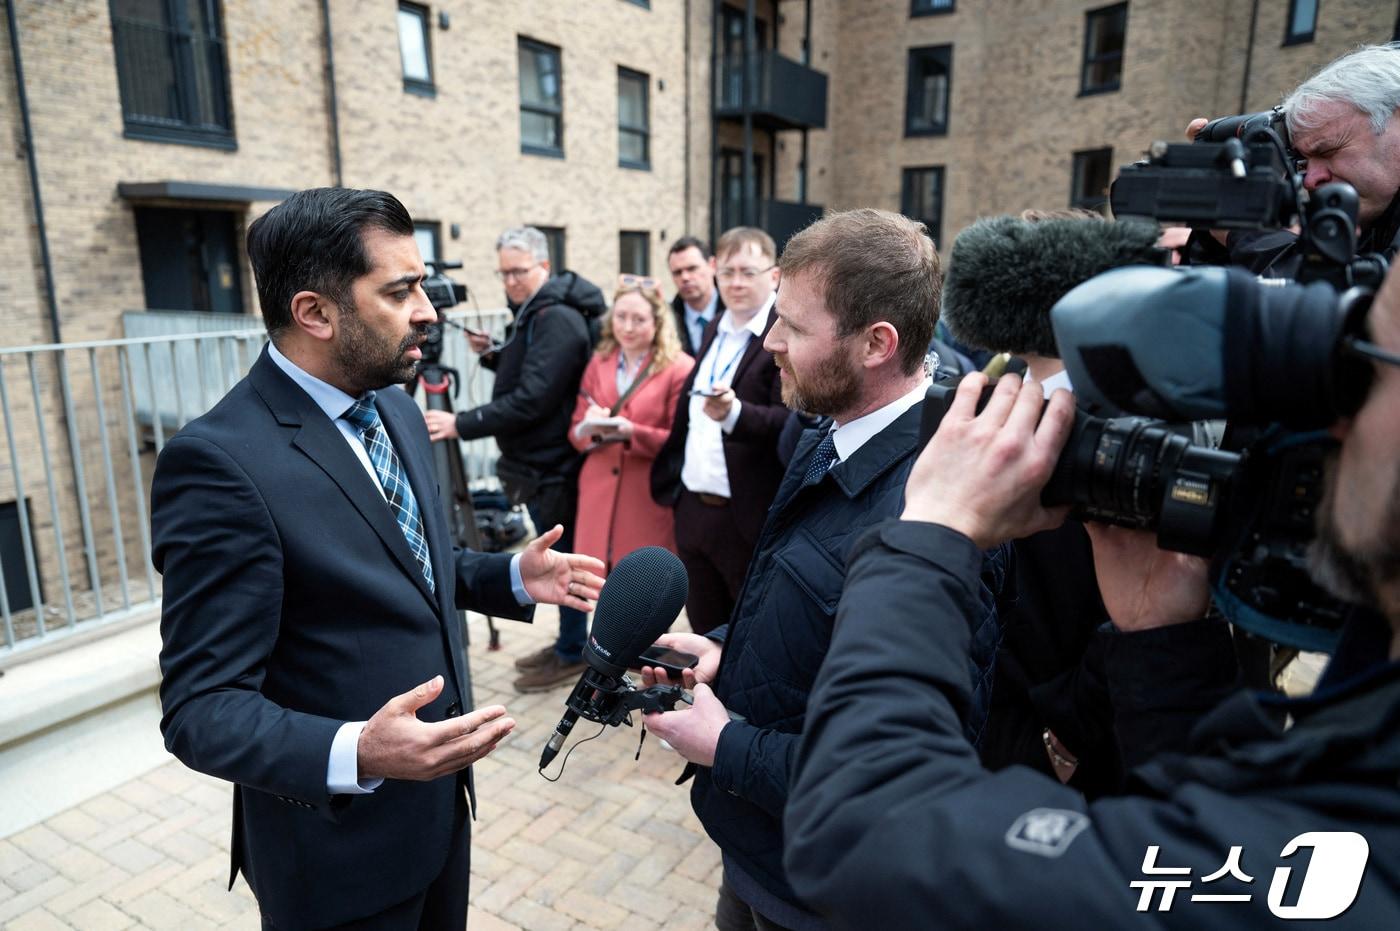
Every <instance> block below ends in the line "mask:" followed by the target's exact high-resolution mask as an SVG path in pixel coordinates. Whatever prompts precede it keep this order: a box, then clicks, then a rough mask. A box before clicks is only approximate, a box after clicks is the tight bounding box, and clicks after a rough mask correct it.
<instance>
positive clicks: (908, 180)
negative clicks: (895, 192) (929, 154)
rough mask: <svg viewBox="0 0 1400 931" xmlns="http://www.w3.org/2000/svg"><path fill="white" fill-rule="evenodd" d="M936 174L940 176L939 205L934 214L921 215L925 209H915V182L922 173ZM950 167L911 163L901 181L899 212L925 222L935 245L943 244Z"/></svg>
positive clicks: (903, 173) (904, 171)
mask: <svg viewBox="0 0 1400 931" xmlns="http://www.w3.org/2000/svg"><path fill="white" fill-rule="evenodd" d="M930 173H932V174H934V175H936V176H937V178H938V206H937V209H936V210H935V211H934V215H933V216H920V214H923V213H924V211H923V210H916V209H913V208H915V207H916V206H919V205H916V204H914V203H913V200H914V192H915V188H914V182H915V179H916V178H918V177H919V176H921V175H926V174H930ZM947 182H948V169H947V166H946V165H911V166H909V167H906V168H904V169H903V170H902V172H901V174H900V182H899V212H900V213H902V214H904V215H905V216H906V217H908V218H909V219H911V220H914V221H916V222H918V223H922V224H924V226H926V227H927V228H928V232H929V237H930V238H931V239H932V240H933V244H934V245H935V246H941V244H942V243H941V241H940V240H941V238H942V236H943V208H944V207H945V206H946V203H947V200H948V187H947Z"/></svg>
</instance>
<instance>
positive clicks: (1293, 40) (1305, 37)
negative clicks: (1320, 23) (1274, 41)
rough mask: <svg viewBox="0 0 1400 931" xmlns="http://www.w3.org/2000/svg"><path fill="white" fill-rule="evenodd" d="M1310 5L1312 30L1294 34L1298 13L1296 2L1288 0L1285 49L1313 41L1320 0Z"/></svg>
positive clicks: (1399, 28)
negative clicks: (1295, 18) (1311, 8)
mask: <svg viewBox="0 0 1400 931" xmlns="http://www.w3.org/2000/svg"><path fill="white" fill-rule="evenodd" d="M1312 5H1313V13H1312V28H1311V29H1309V30H1308V31H1307V32H1294V31H1293V16H1294V14H1296V13H1297V12H1298V0H1288V18H1287V19H1285V20H1284V21H1283V44H1284V46H1285V47H1287V46H1289V45H1306V44H1307V43H1309V42H1311V41H1313V38H1314V37H1315V36H1316V34H1317V18H1318V16H1319V15H1320V14H1321V13H1322V0H1312ZM1397 30H1398V31H1400V24H1397Z"/></svg>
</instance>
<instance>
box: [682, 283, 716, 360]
mask: <svg viewBox="0 0 1400 931" xmlns="http://www.w3.org/2000/svg"><path fill="white" fill-rule="evenodd" d="M671 313H672V315H673V316H674V317H675V318H676V332H677V333H678V334H679V336H680V339H681V348H682V349H684V350H685V354H686V355H688V356H691V357H693V358H694V359H695V361H697V362H699V361H700V353H699V352H698V350H699V349H700V347H699V346H696V345H695V341H694V340H692V339H691V338H690V327H688V326H686V325H685V301H683V300H681V296H680V295H679V294H677V295H676V296H675V297H673V298H671ZM722 313H724V297H723V295H721V294H720V293H719V288H715V319H719V315H720V314H722ZM714 322H715V321H714V320H711V321H710V323H712V324H713V323H714Z"/></svg>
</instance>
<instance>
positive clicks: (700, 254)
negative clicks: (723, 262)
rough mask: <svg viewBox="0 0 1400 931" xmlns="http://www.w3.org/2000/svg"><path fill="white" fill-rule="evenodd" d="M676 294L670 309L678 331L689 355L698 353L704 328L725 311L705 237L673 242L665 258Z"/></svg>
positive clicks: (691, 237)
mask: <svg viewBox="0 0 1400 931" xmlns="http://www.w3.org/2000/svg"><path fill="white" fill-rule="evenodd" d="M666 264H667V266H668V267H669V268H670V270H671V281H672V282H673V283H674V284H675V286H676V296H675V298H674V299H673V300H672V301H671V310H672V311H673V312H674V313H675V315H676V332H677V333H679V334H680V338H681V348H682V349H684V350H685V353H686V355H688V356H696V355H698V354H699V352H700V344H701V343H703V342H704V341H705V329H706V328H707V327H708V326H709V325H710V323H711V322H712V321H713V320H715V318H716V317H718V316H719V315H720V314H721V313H723V312H724V301H723V300H721V299H720V296H719V289H718V288H716V287H715V257H714V256H713V255H711V254H710V247H709V246H707V245H706V244H705V241H704V240H703V239H697V238H696V237H694V236H682V237H681V238H680V239H677V240H676V241H675V242H674V243H672V244H671V251H670V253H669V255H668V256H667V258H666Z"/></svg>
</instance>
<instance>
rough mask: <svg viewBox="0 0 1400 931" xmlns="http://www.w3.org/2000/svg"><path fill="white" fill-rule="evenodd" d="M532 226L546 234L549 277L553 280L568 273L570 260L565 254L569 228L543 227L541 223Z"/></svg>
mask: <svg viewBox="0 0 1400 931" xmlns="http://www.w3.org/2000/svg"><path fill="white" fill-rule="evenodd" d="M530 225H531V226H533V227H534V228H535V229H537V230H539V231H540V232H541V233H544V239H545V242H546V243H548V248H549V276H550V277H551V278H553V277H554V276H555V275H558V274H560V273H562V272H565V271H568V261H569V260H568V256H567V255H566V254H565V246H566V243H565V240H566V239H567V237H568V232H567V227H563V226H542V225H540V224H539V223H531V224H530ZM556 253H557V254H556Z"/></svg>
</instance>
